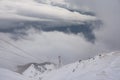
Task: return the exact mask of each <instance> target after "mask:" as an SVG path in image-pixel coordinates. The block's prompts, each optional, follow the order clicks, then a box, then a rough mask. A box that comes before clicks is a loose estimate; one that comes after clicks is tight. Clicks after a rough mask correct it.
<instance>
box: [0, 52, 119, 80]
mask: <svg viewBox="0 0 120 80" xmlns="http://www.w3.org/2000/svg"><path fill="white" fill-rule="evenodd" d="M42 66H43V65H42ZM46 68H47V69H46V70H47V71H45V70H44V72H39V71H40V70H41V69H43V67H42V68H41V67H40V65H38V67H37V68H36V65H34V64H31V65H30V66H29V67H28V68H27V69H26V70H25V71H24V72H23V73H22V74H21V75H20V74H18V73H15V72H12V71H9V70H5V69H0V80H120V52H112V53H109V54H103V55H99V56H96V57H94V58H91V59H88V60H79V61H77V62H75V63H72V64H68V65H65V66H63V67H61V68H59V69H57V68H54V67H53V66H52V65H51V64H50V65H47V66H46ZM32 69H33V70H32ZM37 69H38V71H37ZM48 69H51V70H49V71H48ZM23 76H24V77H23ZM31 76H32V77H31Z"/></svg>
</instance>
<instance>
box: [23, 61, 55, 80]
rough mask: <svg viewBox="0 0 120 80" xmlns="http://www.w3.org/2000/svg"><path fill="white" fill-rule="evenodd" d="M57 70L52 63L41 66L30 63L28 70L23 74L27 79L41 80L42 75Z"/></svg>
mask: <svg viewBox="0 0 120 80" xmlns="http://www.w3.org/2000/svg"><path fill="white" fill-rule="evenodd" d="M54 69H56V65H55V64H53V63H50V62H45V63H41V64H37V63H30V64H28V68H27V69H26V70H25V71H24V72H23V73H22V74H23V75H24V76H25V77H28V78H30V79H32V80H41V75H42V74H44V73H48V72H50V71H52V70H54Z"/></svg>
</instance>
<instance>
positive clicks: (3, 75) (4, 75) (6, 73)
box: [0, 68, 29, 80]
mask: <svg viewBox="0 0 120 80" xmlns="http://www.w3.org/2000/svg"><path fill="white" fill-rule="evenodd" d="M0 80H29V79H27V78H25V77H24V76H22V75H21V74H18V73H16V72H12V71H10V70H7V69H3V68H0Z"/></svg>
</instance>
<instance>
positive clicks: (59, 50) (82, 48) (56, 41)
mask: <svg viewBox="0 0 120 80" xmlns="http://www.w3.org/2000/svg"><path fill="white" fill-rule="evenodd" d="M26 33H28V35H27V36H22V38H19V39H18V40H13V39H11V37H12V36H13V35H10V34H8V33H6V34H5V33H0V36H1V39H0V44H1V45H0V49H1V50H0V55H1V56H0V57H1V58H0V63H1V67H6V68H9V69H12V70H15V68H16V66H17V65H23V64H26V63H30V62H38V63H40V62H45V61H52V62H55V63H58V56H61V57H62V63H63V64H68V63H70V62H73V61H76V60H79V59H87V58H90V57H92V56H93V55H95V54H96V53H97V52H102V49H99V48H97V46H98V45H94V44H92V43H90V42H88V41H86V40H85V39H84V38H83V35H82V34H81V37H80V36H79V35H74V34H72V35H69V34H65V33H62V32H57V31H53V32H39V30H35V29H29V30H28V31H27V32H26ZM86 49H87V50H86ZM15 59H16V60H15Z"/></svg>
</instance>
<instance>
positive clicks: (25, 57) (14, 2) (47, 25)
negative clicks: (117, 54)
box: [0, 0, 120, 70]
mask: <svg viewBox="0 0 120 80" xmlns="http://www.w3.org/2000/svg"><path fill="white" fill-rule="evenodd" d="M43 3H44V4H43ZM119 4H120V2H119V1H118V0H114V1H113V0H104V1H103V0H101V1H100V0H99V1H98V0H96V1H94V0H93V1H90V0H84V1H83V0H65V1H64V0H60V1H59V0H44V1H43V2H42V3H41V0H40V1H39V3H38V0H37V1H34V0H29V2H28V1H27V0H21V1H18V0H11V1H9V0H1V5H0V14H1V16H0V36H1V38H0V39H3V40H5V41H0V49H1V50H0V57H1V58H0V64H1V67H6V68H9V69H13V70H14V67H16V66H17V65H18V64H19V65H21V64H26V63H29V62H44V61H48V60H49V61H53V62H56V63H57V57H58V56H59V55H60V56H62V61H63V63H64V64H67V63H70V62H73V61H76V60H79V59H88V58H90V57H92V56H94V55H97V54H100V53H103V52H109V51H116V50H120V46H119V45H120V44H119V43H120V42H119V40H120V38H119V34H120V33H119V30H120V28H119V26H120V23H119V21H120V16H119V13H120V10H119V7H120V6H119ZM91 12H93V13H94V14H95V15H89V14H91ZM98 19H100V20H101V21H102V23H103V24H102V25H101V27H100V28H99V29H96V27H98V25H99V21H98V22H97V20H98ZM6 23H7V24H6ZM3 25H4V26H3ZM33 27H36V28H33ZM71 33H72V34H71ZM73 33H74V34H73ZM20 34H23V35H20ZM16 38H17V39H16ZM88 38H89V39H88ZM91 38H92V39H91ZM86 39H88V41H87V40H86ZM89 40H95V43H94V44H93V43H90V42H89ZM6 41H8V42H10V44H9V43H6ZM11 44H12V46H11ZM14 45H15V46H17V47H19V48H20V49H22V50H23V51H21V50H20V49H16V48H15V46H14ZM13 46H14V47H13ZM3 53H4V54H3ZM14 59H16V60H14ZM7 63H8V64H7Z"/></svg>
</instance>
